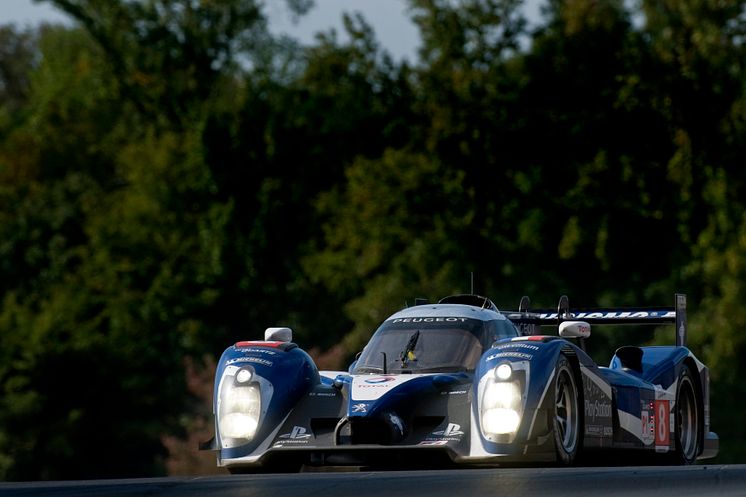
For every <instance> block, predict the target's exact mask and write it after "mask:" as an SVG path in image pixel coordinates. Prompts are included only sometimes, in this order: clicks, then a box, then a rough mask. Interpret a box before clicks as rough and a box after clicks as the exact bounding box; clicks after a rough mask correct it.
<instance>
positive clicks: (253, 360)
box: [226, 357, 272, 367]
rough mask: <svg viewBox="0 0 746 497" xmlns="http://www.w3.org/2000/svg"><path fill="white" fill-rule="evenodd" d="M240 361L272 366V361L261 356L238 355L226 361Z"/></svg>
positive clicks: (228, 362)
mask: <svg viewBox="0 0 746 497" xmlns="http://www.w3.org/2000/svg"><path fill="white" fill-rule="evenodd" d="M240 362H251V363H254V364H261V365H262V366H268V367H271V366H272V361H268V360H267V359H262V358H261V357H236V358H235V359H231V360H229V361H227V362H226V364H235V363H240Z"/></svg>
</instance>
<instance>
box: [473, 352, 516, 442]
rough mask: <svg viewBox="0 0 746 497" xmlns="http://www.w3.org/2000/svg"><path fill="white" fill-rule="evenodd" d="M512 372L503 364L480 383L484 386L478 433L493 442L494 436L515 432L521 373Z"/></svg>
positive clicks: (511, 369) (508, 365)
mask: <svg viewBox="0 0 746 497" xmlns="http://www.w3.org/2000/svg"><path fill="white" fill-rule="evenodd" d="M516 373H517V372H516V371H514V370H513V368H512V367H511V365H510V364H508V363H503V364H500V365H499V366H497V367H496V368H495V369H494V370H493V371H492V374H487V375H485V378H484V379H483V380H482V381H483V382H484V386H483V391H482V400H481V406H480V410H479V411H480V414H481V418H482V419H481V421H482V431H483V432H484V434H485V435H486V436H487V438H489V439H493V440H495V441H497V440H496V438H498V437H496V436H498V435H512V434H515V432H516V431H517V430H518V425H519V424H520V422H521V416H522V414H523V394H522V391H523V386H522V382H521V377H522V376H523V374H516ZM520 373H523V372H522V371H521V372H520ZM500 438H504V437H500ZM506 441H507V440H506Z"/></svg>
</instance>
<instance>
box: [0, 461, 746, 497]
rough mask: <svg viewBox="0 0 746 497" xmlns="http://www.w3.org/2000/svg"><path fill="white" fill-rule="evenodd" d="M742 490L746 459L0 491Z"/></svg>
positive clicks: (2, 489)
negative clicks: (711, 463) (728, 463)
mask: <svg viewBox="0 0 746 497" xmlns="http://www.w3.org/2000/svg"><path fill="white" fill-rule="evenodd" d="M500 495H506V496H510V497H517V496H525V497H533V496H571V497H582V496H590V495H594V496H595V495H601V496H605V497H607V496H650V495H654V496H656V497H666V496H672V497H673V496H676V497H685V496H697V497H703V496H741V497H746V465H735V466H690V467H639V468H608V467H602V468H538V469H537V468H498V469H469V470H439V471H406V472H405V471H402V472H356V473H300V474H289V475H279V474H278V475H274V474H273V475H241V476H236V475H232V476H210V477H176V478H148V479H132V480H97V481H79V482H27V483H0V496H2V497H5V496H8V497H9V496H13V497H16V496H17V497H24V496H29V497H30V496H34V497H36V496H55V497H67V496H102V497H113V496H127V497H129V496H153V497H192V496H208V497H213V496H214V497H218V496H221V497H222V496H225V497H233V496H236V497H238V496H241V497H259V496H267V497H306V496H308V497H311V496H319V497H335V496H355V497H368V496H371V497H373V496H376V497H378V496H397V497H398V496H406V497H424V496H427V497H436V496H443V497H450V496H469V497H480V496H489V497H496V496H500Z"/></svg>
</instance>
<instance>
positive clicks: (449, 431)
mask: <svg viewBox="0 0 746 497" xmlns="http://www.w3.org/2000/svg"><path fill="white" fill-rule="evenodd" d="M463 434H464V432H463V431H461V425H457V424H456V423H448V426H447V427H446V429H445V430H439V431H434V432H433V435H438V436H443V437H455V436H458V435H463Z"/></svg>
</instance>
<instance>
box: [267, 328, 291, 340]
mask: <svg viewBox="0 0 746 497" xmlns="http://www.w3.org/2000/svg"><path fill="white" fill-rule="evenodd" d="M264 341H265V342H292V341H293V330H291V329H290V328H267V330H266V331H265V332H264Z"/></svg>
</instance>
